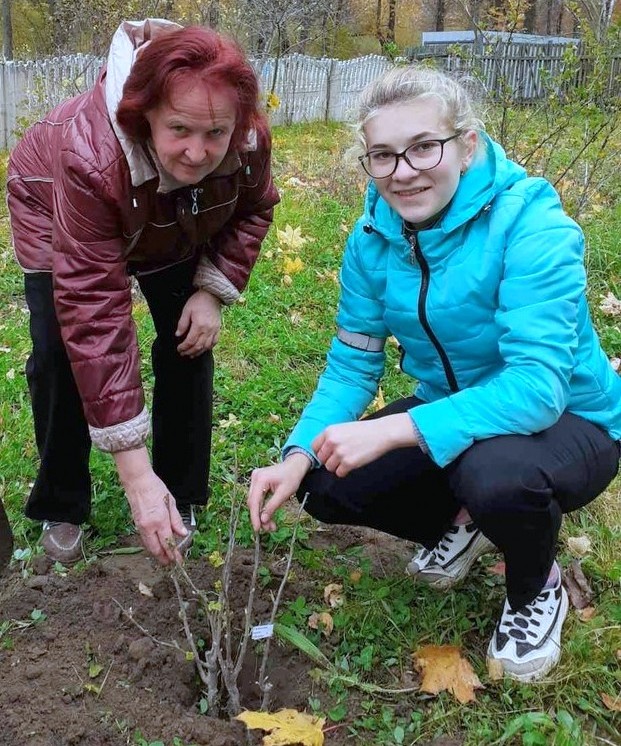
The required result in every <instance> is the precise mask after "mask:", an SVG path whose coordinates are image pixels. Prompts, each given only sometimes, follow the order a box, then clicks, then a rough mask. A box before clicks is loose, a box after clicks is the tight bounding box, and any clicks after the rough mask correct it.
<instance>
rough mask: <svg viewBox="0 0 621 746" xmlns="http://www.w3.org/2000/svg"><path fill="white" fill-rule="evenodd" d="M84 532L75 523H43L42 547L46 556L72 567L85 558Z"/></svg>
mask: <svg viewBox="0 0 621 746" xmlns="http://www.w3.org/2000/svg"><path fill="white" fill-rule="evenodd" d="M83 538H84V532H83V531H82V529H81V528H80V527H79V526H76V525H75V524H74V523H63V522H62V521H43V526H42V532H41V546H42V547H43V551H44V552H45V554H46V555H47V556H48V557H49V558H50V559H51V560H53V561H54V562H60V563H61V564H63V565H71V564H73V563H74V562H77V561H78V560H81V559H82V558H83V556H84V554H83V552H82V539H83Z"/></svg>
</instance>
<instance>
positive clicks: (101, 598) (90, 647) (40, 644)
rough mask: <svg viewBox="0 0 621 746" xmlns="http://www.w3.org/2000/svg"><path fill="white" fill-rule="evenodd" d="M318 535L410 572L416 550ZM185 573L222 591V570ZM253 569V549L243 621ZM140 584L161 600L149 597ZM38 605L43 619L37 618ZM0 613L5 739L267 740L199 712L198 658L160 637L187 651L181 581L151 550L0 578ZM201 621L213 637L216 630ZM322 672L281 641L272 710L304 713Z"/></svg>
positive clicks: (6, 742)
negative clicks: (408, 561)
mask: <svg viewBox="0 0 621 746" xmlns="http://www.w3.org/2000/svg"><path fill="white" fill-rule="evenodd" d="M311 542H312V545H313V548H314V549H318V550H320V549H321V547H322V546H328V545H329V546H330V547H334V546H337V547H340V548H342V549H343V550H344V549H346V548H347V547H349V546H352V545H358V544H362V545H364V547H365V552H366V553H367V554H368V555H369V556H370V557H371V559H372V564H373V568H374V572H378V573H385V572H390V571H391V570H392V569H394V563H395V562H398V563H400V565H401V567H402V566H403V560H404V557H405V556H406V554H407V551H408V549H409V547H406V546H405V543H404V542H398V541H397V540H394V539H391V538H390V537H387V536H385V535H384V534H379V533H377V532H373V531H367V530H360V529H352V528H349V527H338V526H333V527H325V528H323V529H322V530H319V531H317V532H315V533H313V535H312V538H311ZM279 564H282V561H281V563H279ZM187 569H188V574H189V575H190V576H191V577H192V579H193V581H194V583H195V584H196V586H197V587H199V588H202V589H210V588H213V585H214V582H215V581H216V580H217V579H219V578H220V572H221V571H220V570H216V569H214V568H213V567H212V566H211V565H210V564H209V562H207V561H206V560H190V561H188V563H187ZM273 569H274V572H273V580H272V582H271V584H270V585H268V586H266V587H263V588H261V589H259V590H258V591H257V593H258V597H257V600H256V603H255V611H256V617H257V618H258V619H261V618H262V616H266V615H268V614H269V611H270V609H271V603H272V602H271V598H272V597H273V594H274V592H275V589H277V587H278V584H279V580H280V578H279V574H278V568H277V567H274V568H273ZM251 571H252V558H251V552H249V551H244V550H239V551H237V552H236V557H235V562H234V567H233V581H232V583H231V589H232V608H233V609H234V611H235V613H236V615H237V617H238V619H241V618H242V617H241V614H242V611H243V609H244V608H245V605H246V603H247V599H248V584H249V579H250V575H251ZM280 577H282V571H281V572H280ZM312 582H313V581H312V579H311V578H309V577H308V573H306V572H304V571H300V572H294V573H292V580H291V582H289V583H288V585H287V588H286V592H285V598H291V599H293V598H296V597H298V596H307V595H309V594H312V593H315V592H316V589H315V588H311V587H310V584H311V583H312ZM139 584H144V586H146V588H147V589H148V590H149V591H150V592H151V593H152V596H150V595H145V594H144V592H141V590H140V588H139ZM143 591H144V588H143ZM34 610H37V612H36V613H35V614H34V617H37V616H40V619H39V621H35V620H33V611H34ZM124 610H125V611H126V612H131V614H132V616H133V619H134V620H135V621H136V622H137V623H138V624H139V625H141V626H142V627H143V628H144V632H143V631H141V629H140V628H139V627H138V626H137V625H136V624H134V623H132V621H130V620H129V619H127V616H126V614H124ZM41 615H44V618H43V616H41ZM188 615H189V617H190V620H191V622H192V630H193V632H194V634H195V635H196V630H197V629H200V624H201V622H200V621H199V619H198V618H197V617H196V614H195V611H194V610H193V608H192V605H190V606H188ZM0 619H1V620H2V621H3V622H4V627H5V628H6V627H7V625H10V626H11V628H10V629H9V630H8V631H6V629H5V631H4V634H3V636H2V638H1V642H2V645H3V647H2V649H1V650H0V681H2V684H1V685H0V733H1V737H0V738H1V742H2V744H3V746H25V745H27V746H121V744H125V745H126V744H128V743H132V737H133V735H134V734H135V732H136V731H139V732H140V733H141V734H142V736H143V738H144V739H145V740H146V741H147V742H149V741H152V740H162V741H164V742H165V743H166V744H167V746H168V745H169V744H173V742H174V739H175V738H178V739H180V740H181V741H182V742H183V743H195V744H209V746H242V745H246V744H259V743H261V739H262V734H261V733H260V732H258V731H255V732H254V734H255V735H256V737H254V736H252V737H251V738H250V739H248V738H247V732H246V727H245V726H244V725H243V724H241V723H239V722H237V721H231V720H229V719H227V718H224V717H223V718H222V719H216V718H210V717H207V716H206V715H204V714H201V712H200V711H199V702H200V699H201V696H202V695H201V683H200V680H199V679H198V676H197V675H196V668H195V664H194V663H193V662H192V661H191V660H187V658H186V656H185V655H184V654H183V652H180V651H178V650H175V649H174V647H172V646H170V644H168V645H166V644H161V643H171V642H172V641H177V642H178V643H179V644H180V645H181V646H182V647H183V648H184V649H187V642H186V639H185V635H184V631H183V625H182V622H181V620H180V617H179V603H178V600H177V596H176V593H175V589H174V585H173V583H172V580H171V577H170V574H169V572H168V571H167V570H166V569H164V568H161V567H159V566H158V565H157V564H156V563H155V562H154V561H152V560H150V559H149V558H148V557H147V556H146V555H145V554H144V553H139V554H132V555H111V556H107V557H100V558H98V559H96V560H95V561H94V562H92V563H91V564H89V566H88V567H86V569H84V570H81V571H78V570H72V571H69V572H68V573H67V574H66V575H64V576H63V575H59V574H57V573H56V572H54V570H53V569H52V568H51V567H50V563H49V562H48V561H47V560H46V559H44V558H37V559H36V560H35V562H34V574H32V575H28V576H27V577H22V576H21V575H20V573H19V570H18V568H13V569H11V570H9V571H8V572H7V573H6V574H5V575H4V577H3V579H2V587H1V589H0ZM202 624H203V627H202V628H203V629H204V630H205V638H206V639H207V637H208V626H207V623H206V622H203V623H202ZM240 626H241V623H240ZM147 632H148V634H147ZM153 638H156V639H153ZM254 645H256V643H251V646H250V650H249V653H248V655H247V656H246V661H245V665H244V668H243V671H242V674H241V676H240V679H239V684H240V691H241V700H242V706H243V707H245V708H247V709H258V708H259V705H260V701H261V694H260V691H259V689H258V686H257V684H256V680H257V673H258V666H259V663H260V661H259V659H258V658H257V657H256V655H257V653H258V650H257V648H256V647H254V648H253V646H254ZM313 667H314V664H313V663H312V661H310V660H309V659H307V658H306V657H303V656H302V655H300V654H298V653H297V652H292V650H291V648H290V647H286V646H284V645H280V644H273V645H272V650H271V654H270V664H269V675H270V679H271V681H272V684H273V686H274V690H273V698H272V705H271V709H272V710H277V709H279V708H282V707H290V708H295V709H298V710H305V709H306V708H307V707H308V698H309V696H310V695H311V694H312V696H314V697H318V698H320V699H321V697H322V692H321V691H320V690H318V689H317V687H320V685H319V684H316V683H315V684H314V683H313V677H311V676H310V675H309V673H310V671H311V669H312V668H313ZM325 743H326V746H343V745H344V744H351V743H352V741H351V740H350V739H348V738H347V734H345V733H343V732H339V729H338V728H336V729H334V730H331V731H330V732H328V733H327V734H326V741H325Z"/></svg>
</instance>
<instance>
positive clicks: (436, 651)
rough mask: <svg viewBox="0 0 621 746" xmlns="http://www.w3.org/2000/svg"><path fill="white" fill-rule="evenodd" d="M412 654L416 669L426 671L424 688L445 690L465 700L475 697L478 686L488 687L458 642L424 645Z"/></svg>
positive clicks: (422, 689)
mask: <svg viewBox="0 0 621 746" xmlns="http://www.w3.org/2000/svg"><path fill="white" fill-rule="evenodd" d="M412 657H413V659H414V665H415V666H416V668H417V670H418V671H420V672H421V673H422V674H423V681H422V683H421V685H420V690H421V692H427V693H428V694H438V693H439V692H441V691H445V690H446V691H449V692H450V693H451V694H452V695H453V696H454V697H455V699H457V700H458V701H459V702H461V703H462V704H466V702H474V700H475V699H476V697H475V694H474V690H475V689H484V688H485V687H484V686H483V684H481V682H480V681H479V677H478V676H477V675H476V673H475V672H474V671H473V670H472V666H471V665H470V663H468V661H467V660H466V659H465V658H462V657H461V651H460V649H459V648H458V647H457V646H455V645H425V646H424V647H422V648H420V649H419V650H417V651H416V653H414V655H413V656H412Z"/></svg>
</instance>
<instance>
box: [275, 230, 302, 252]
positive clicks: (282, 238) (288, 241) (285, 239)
mask: <svg viewBox="0 0 621 746" xmlns="http://www.w3.org/2000/svg"><path fill="white" fill-rule="evenodd" d="M276 237H277V238H278V243H280V244H282V245H284V246H286V247H287V248H288V249H292V250H293V251H297V250H298V249H301V248H302V246H304V244H305V243H306V242H307V241H308V239H307V238H304V236H303V235H302V229H301V228H300V227H299V226H298V227H297V228H292V227H291V226H290V225H289V223H287V225H286V226H285V230H284V231H281V230H280V229H277V230H276Z"/></svg>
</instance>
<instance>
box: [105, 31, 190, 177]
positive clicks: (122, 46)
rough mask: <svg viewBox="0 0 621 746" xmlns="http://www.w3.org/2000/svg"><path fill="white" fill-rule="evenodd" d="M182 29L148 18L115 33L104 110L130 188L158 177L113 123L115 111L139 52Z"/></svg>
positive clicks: (141, 152)
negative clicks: (124, 163)
mask: <svg viewBox="0 0 621 746" xmlns="http://www.w3.org/2000/svg"><path fill="white" fill-rule="evenodd" d="M169 28H181V26H180V25H179V24H178V23H173V22H172V21H166V20H164V19H163V18H147V20H145V21H124V22H123V23H122V24H121V25H120V26H119V27H118V28H117V30H116V31H115V33H114V36H113V37H112V43H111V45H110V50H109V52H108V62H107V65H106V79H105V86H106V107H107V109H108V116H109V117H110V122H111V123H112V128H113V130H114V134H115V135H116V136H117V139H118V141H119V143H120V144H121V148H122V149H123V154H124V155H125V158H126V160H127V164H128V166H129V172H130V174H131V179H132V184H133V186H135V187H136V186H140V185H141V184H144V182H145V181H148V180H149V179H153V178H155V177H157V176H158V173H157V171H156V170H155V169H154V168H153V166H152V165H151V163H150V162H149V159H148V158H147V155H146V153H145V151H144V149H143V147H142V144H141V143H138V142H136V141H135V140H132V139H131V138H129V137H127V135H126V134H125V133H124V132H123V130H122V129H121V127H120V126H119V123H118V122H117V120H116V110H117V108H118V106H119V102H120V100H121V96H122V95H123V86H124V85H125V81H126V80H127V77H128V76H129V71H130V70H131V67H132V65H133V64H134V60H135V59H136V55H137V53H138V50H139V49H143V48H144V47H145V46H146V45H147V44H149V43H150V41H151V40H152V39H154V38H155V37H156V36H157V35H158V33H160V32H161V31H162V29H169Z"/></svg>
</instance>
